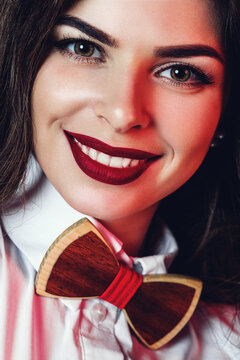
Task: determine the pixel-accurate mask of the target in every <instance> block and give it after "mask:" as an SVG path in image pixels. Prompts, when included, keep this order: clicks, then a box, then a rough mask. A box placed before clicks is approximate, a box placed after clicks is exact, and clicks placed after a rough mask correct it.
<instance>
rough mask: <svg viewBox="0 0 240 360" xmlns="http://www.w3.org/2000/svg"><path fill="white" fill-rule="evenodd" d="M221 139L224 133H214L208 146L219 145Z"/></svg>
mask: <svg viewBox="0 0 240 360" xmlns="http://www.w3.org/2000/svg"><path fill="white" fill-rule="evenodd" d="M223 139H224V133H218V134H215V135H214V137H213V139H212V142H211V144H210V147H212V148H214V147H217V146H219V145H220V143H221V140H223Z"/></svg>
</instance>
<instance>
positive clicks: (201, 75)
mask: <svg viewBox="0 0 240 360" xmlns="http://www.w3.org/2000/svg"><path fill="white" fill-rule="evenodd" d="M174 68H175V69H176V70H180V71H182V70H187V71H189V72H190V73H191V75H190V77H189V78H191V77H192V76H195V77H196V79H194V80H193V81H191V82H186V81H180V80H179V81H177V80H174V79H170V78H169V77H166V76H162V75H161V77H162V81H165V82H168V83H169V84H170V85H173V86H176V87H187V88H193V87H199V86H201V85H202V86H203V85H212V84H214V77H213V75H212V74H211V73H205V72H203V71H202V70H201V69H199V68H198V67H195V66H193V65H192V64H188V63H176V62H175V63H170V64H169V63H168V64H166V65H163V67H161V68H160V69H159V67H158V70H157V71H156V72H155V73H154V75H155V77H157V78H160V76H159V74H161V73H163V72H165V71H167V70H173V69H174ZM188 80H189V79H187V81H188Z"/></svg>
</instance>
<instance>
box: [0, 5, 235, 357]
mask: <svg viewBox="0 0 240 360" xmlns="http://www.w3.org/2000/svg"><path fill="white" fill-rule="evenodd" d="M239 12H240V5H239V3H238V1H230V0H229V1H221V3H220V2H218V1H207V0H206V1H201V2H199V1H198V0H183V1H181V3H180V2H179V1H177V0H158V1H154V0H152V1H151V0H150V1H146V0H140V1H128V0H126V1H122V0H115V1H110V0H109V1H108V0H104V1H103V0H101V1H100V0H85V1H84V0H83V1H77V2H71V3H70V2H64V1H63V2H61V1H52V2H49V1H44V2H41V3H39V2H38V1H31V2H28V1H19V2H16V1H15V2H14V3H12V2H10V1H3V2H2V7H1V34H2V42H1V90H2V95H1V112H2V113H1V133H2V134H3V136H1V201H2V204H3V216H2V223H3V224H2V229H3V239H2V253H3V256H2V259H3V260H2V263H3V265H2V268H3V269H4V270H2V280H1V286H2V290H1V294H2V295H1V297H0V298H1V304H2V308H3V309H4V311H3V314H2V318H1V321H0V326H1V333H2V336H1V339H2V340H1V341H2V346H1V347H0V348H1V356H2V358H3V359H19V358H20V359H38V358H41V359H55V358H58V359H59V358H62V359H67V358H72V359H78V358H80V359H82V358H83V359H85V358H86V359H95V358H99V356H100V358H104V359H112V358H114V359H115V358H116V359H117V358H119V359H123V358H130V359H146V358H149V359H210V358H211V359H212V357H213V356H215V357H216V358H218V359H225V358H229V359H234V358H237V357H238V356H239V349H238V346H237V345H238V344H237V338H238V333H237V326H235V327H234V328H233V326H232V325H231V322H232V320H233V317H234V310H233V307H228V306H227V305H229V304H231V305H234V306H235V307H238V303H239V295H238V294H239V290H238V288H237V285H238V281H239V280H238V277H239V265H238V264H239V259H238V256H239V255H238V254H239V246H238V244H237V240H238V218H239V202H238V190H239V179H238V174H237V163H238V134H239V129H238V127H239V125H238V121H237V120H238V115H239V109H238V102H237V100H238V94H239V79H240V74H239V66H238V64H239V58H240V54H239V48H240V47H239V45H240V44H239V39H240V36H239V32H240V31H239V26H240V25H239V24H240V23H239ZM31 153H33V154H34V156H35V158H36V159H37V162H38V164H39V165H40V167H41V169H42V170H43V172H44V173H45V175H46V177H44V176H43V175H42V172H41V170H40V169H39V168H37V170H35V166H37V165H36V160H34V159H33V160H32V161H29V156H30V154H31ZM205 157H206V158H205ZM204 158H205V160H204V162H203V159H204ZM202 162H203V163H202ZM27 163H28V165H29V171H28V173H27V178H25V174H26V169H27ZM201 164H202V165H201ZM200 165H201V166H200ZM198 168H199V169H198ZM197 169H198V170H197ZM195 172H196V173H195ZM194 173H195V175H194ZM190 178H191V179H190ZM189 179H190V180H189ZM19 184H21V185H23V186H21V187H19ZM51 184H52V185H53V186H52V185H51ZM184 184H185V185H184ZM177 189H179V190H178V191H177V192H175V191H176V190H177ZM172 193H174V194H172ZM22 194H24V196H25V200H24V204H23V197H22ZM59 194H60V195H59ZM170 194H172V195H170ZM168 195H170V196H168ZM164 198H166V199H164ZM163 199H164V200H163ZM7 202H10V203H9V204H8V207H7V205H6V204H7ZM83 214H84V215H87V216H90V217H91V219H92V220H93V221H95V222H94V224H95V225H96V226H97V227H98V229H99V230H100V232H101V233H102V234H103V235H104V236H106V237H107V238H108V240H109V241H110V243H111V245H112V246H113V248H114V250H115V252H116V253H117V257H118V259H119V260H120V261H123V262H125V263H127V264H128V265H129V266H130V267H131V266H134V267H135V268H137V269H138V270H139V271H140V272H141V271H142V272H143V273H159V272H164V271H165V267H168V266H170V263H171V262H172V260H173V258H174V257H175V255H176V252H177V246H176V243H175V240H174V239H173V238H172V236H171V235H170V234H169V232H168V230H166V228H165V226H164V225H163V223H162V221H160V220H159V216H160V218H162V219H164V220H165V221H166V222H167V223H168V224H169V227H170V229H171V230H172V231H173V232H174V234H175V236H176V239H177V242H178V244H179V255H178V256H177V258H176V260H175V261H174V263H173V266H172V268H171V269H170V270H171V272H173V271H174V272H178V273H186V274H188V275H195V276H197V277H199V278H200V279H202V280H203V282H204V291H203V296H202V299H203V300H204V302H203V303H202V304H201V305H199V307H198V309H197V310H196V312H195V313H194V315H193V318H192V320H191V321H190V323H189V324H188V325H187V327H186V328H185V329H184V330H183V331H182V332H181V333H180V334H179V335H178V336H177V337H176V338H175V339H173V340H172V341H171V342H170V343H169V344H167V345H166V346H164V347H163V348H161V349H159V350H156V351H152V350H149V349H147V348H146V347H144V346H143V345H142V344H141V343H140V342H139V341H138V340H136V338H135V337H134V336H133V335H132V334H131V333H130V331H129V329H128V327H127V323H126V321H125V319H124V317H123V314H122V313H121V312H119V311H118V310H117V309H116V308H115V307H114V306H112V305H111V304H110V305H109V304H106V303H105V302H102V301H100V300H82V301H80V300H78V301H76V302H74V301H72V300H60V301H59V300H56V299H48V298H42V297H38V296H37V295H35V293H34V286H33V283H34V277H35V268H37V267H38V266H39V264H40V262H41V257H42V256H43V255H44V252H45V251H46V250H47V248H48V246H50V245H51V242H52V241H53V240H54V239H55V237H56V236H57V235H58V234H59V233H60V232H61V231H63V230H64V229H65V228H66V227H67V226H69V225H71V224H72V223H74V222H75V221H77V220H78V219H79V218H81V217H82V216H84V215H83ZM113 234H114V235H113ZM116 237H117V238H118V239H120V240H122V242H123V248H124V250H123V249H121V250H120V245H119V244H120V243H119V240H117V238H116ZM125 251H126V253H127V254H128V255H130V256H133V257H135V258H132V257H129V256H128V255H127V254H126V253H125ZM153 254H158V255H157V256H150V255H153ZM140 255H141V256H146V255H149V257H148V256H147V257H143V258H139V256H140ZM3 294H4V295H3ZM5 294H6V295H5ZM217 302H219V303H223V304H224V306H221V307H218V306H217V305H216V304H215V305H211V304H212V303H217ZM219 309H220V310H221V311H220V310H219ZM50 327H51V330H50ZM23 329H24V330H23Z"/></svg>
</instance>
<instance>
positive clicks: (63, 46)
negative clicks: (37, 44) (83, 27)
mask: <svg viewBox="0 0 240 360" xmlns="http://www.w3.org/2000/svg"><path fill="white" fill-rule="evenodd" d="M78 43H82V44H83V43H84V44H86V45H88V46H92V47H93V48H94V52H95V51H98V52H99V55H100V56H99V57H93V56H92V55H90V56H83V55H78V54H76V53H74V51H73V50H70V49H69V46H70V45H73V46H76V44H78ZM54 46H55V47H56V48H57V49H58V50H59V51H60V52H61V53H62V54H63V55H67V56H68V57H69V58H71V59H73V60H74V61H76V62H79V63H83V64H99V63H104V62H106V57H107V56H106V53H105V50H104V49H103V48H102V47H101V46H100V45H97V44H95V43H94V42H92V41H90V40H87V39H84V38H70V37H67V36H64V39H63V40H60V41H56V42H55V43H54Z"/></svg>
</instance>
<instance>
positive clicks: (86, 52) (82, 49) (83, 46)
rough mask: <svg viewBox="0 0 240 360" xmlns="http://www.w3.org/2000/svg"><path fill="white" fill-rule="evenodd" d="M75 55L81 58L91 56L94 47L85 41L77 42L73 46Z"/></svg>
mask: <svg viewBox="0 0 240 360" xmlns="http://www.w3.org/2000/svg"><path fill="white" fill-rule="evenodd" d="M74 50H75V52H76V54H78V55H81V56H86V57H87V56H91V55H92V54H93V52H94V46H93V45H92V44H90V43H89V42H87V41H81V42H77V43H76V44H75V46H74Z"/></svg>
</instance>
